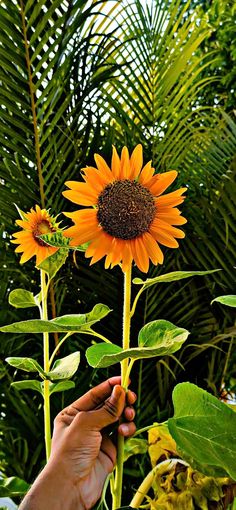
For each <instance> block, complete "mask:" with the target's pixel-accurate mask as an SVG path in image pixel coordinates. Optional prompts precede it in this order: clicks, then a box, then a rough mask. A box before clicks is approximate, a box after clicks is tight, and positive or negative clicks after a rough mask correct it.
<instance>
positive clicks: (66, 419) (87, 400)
mask: <svg viewBox="0 0 236 510" xmlns="http://www.w3.org/2000/svg"><path fill="white" fill-rule="evenodd" d="M120 383H121V377H120V376H116V377H111V378H110V379H107V381H104V382H103V383H101V384H99V385H98V386H96V387H95V388H92V389H91V390H90V391H88V392H87V393H85V395H83V396H82V397H80V398H79V399H78V400H75V402H73V403H72V404H71V405H70V406H68V407H67V408H65V409H63V410H62V411H61V412H60V413H59V414H58V415H57V417H56V419H55V426H57V427H60V426H62V427H67V426H69V425H71V423H72V422H73V420H74V418H75V417H76V416H77V414H78V413H79V412H80V411H82V412H83V411H91V410H96V411H97V410H98V408H101V409H103V412H102V415H103V416H104V412H105V413H106V414H108V416H109V415H110V417H111V416H112V421H109V422H107V423H106V424H105V425H104V427H105V426H107V425H109V424H111V423H114V422H115V421H116V420H117V419H118V418H119V417H120V415H121V414H122V412H123V410H124V417H125V419H126V420H128V421H132V420H133V419H134V415H135V413H134V410H133V408H132V404H134V402H135V400H136V398H137V397H136V394H135V393H134V392H133V391H131V390H128V391H127V393H126V395H125V392H124V390H123V389H122V392H123V397H122V399H121V402H120V404H119V406H118V408H116V407H115V410H114V409H113V407H112V406H114V405H113V403H112V402H113V398H112V399H111V401H110V399H109V397H110V396H111V393H112V390H113V388H114V387H115V386H117V385H118V386H119V385H120ZM119 387H120V386H119ZM120 388H121V387H120ZM117 391H118V392H119V390H116V392H117ZM116 395H117V393H116ZM124 395H125V399H126V403H127V404H128V406H127V407H125V403H124ZM113 397H114V396H113ZM124 407H125V409H124ZM96 416H97V415H96ZM99 423H100V422H99ZM99 426H100V425H99Z"/></svg>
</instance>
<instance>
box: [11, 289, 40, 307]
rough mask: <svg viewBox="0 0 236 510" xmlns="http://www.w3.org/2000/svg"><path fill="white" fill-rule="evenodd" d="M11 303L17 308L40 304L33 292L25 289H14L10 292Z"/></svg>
mask: <svg viewBox="0 0 236 510" xmlns="http://www.w3.org/2000/svg"><path fill="white" fill-rule="evenodd" d="M8 299H9V303H10V305H12V306H15V308H30V307H31V306H38V305H39V301H38V300H37V298H36V296H34V295H33V293H32V292H29V291H28V290H24V289H14V290H12V291H11V292H10V294H9V298H8Z"/></svg>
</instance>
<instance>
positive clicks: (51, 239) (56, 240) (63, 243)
mask: <svg viewBox="0 0 236 510" xmlns="http://www.w3.org/2000/svg"><path fill="white" fill-rule="evenodd" d="M39 238H40V239H42V241H44V242H45V243H47V244H49V246H54V247H55V248H67V249H68V250H69V244H70V239H69V238H68V237H65V236H63V232H62V231H60V230H58V231H57V232H52V233H49V234H42V235H41V236H39Z"/></svg>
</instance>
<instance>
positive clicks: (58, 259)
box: [37, 248, 68, 279]
mask: <svg viewBox="0 0 236 510" xmlns="http://www.w3.org/2000/svg"><path fill="white" fill-rule="evenodd" d="M67 256H68V249H65V248H60V249H59V250H58V251H56V253H53V255H50V257H48V258H47V259H45V260H43V262H41V264H39V265H38V266H37V267H38V269H43V270H44V271H45V272H46V273H47V274H48V276H49V278H50V279H52V278H54V276H55V275H56V274H57V272H58V271H59V269H60V268H61V267H62V266H63V264H64V263H65V261H66V259H67Z"/></svg>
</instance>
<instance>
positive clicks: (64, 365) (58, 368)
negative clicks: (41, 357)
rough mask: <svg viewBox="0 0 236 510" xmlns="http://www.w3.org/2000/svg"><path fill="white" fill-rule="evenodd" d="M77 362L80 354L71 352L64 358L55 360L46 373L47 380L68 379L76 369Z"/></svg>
mask: <svg viewBox="0 0 236 510" xmlns="http://www.w3.org/2000/svg"><path fill="white" fill-rule="evenodd" d="M79 362H80V352H72V354H69V356H66V357H65V358H62V359H57V360H56V361H55V363H54V365H53V367H52V369H51V370H50V372H48V373H47V378H49V379H50V380H51V381H56V380H58V379H70V378H71V377H72V376H73V375H74V374H75V372H76V370H77V369H78V366H79ZM57 391H58V390H57Z"/></svg>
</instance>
